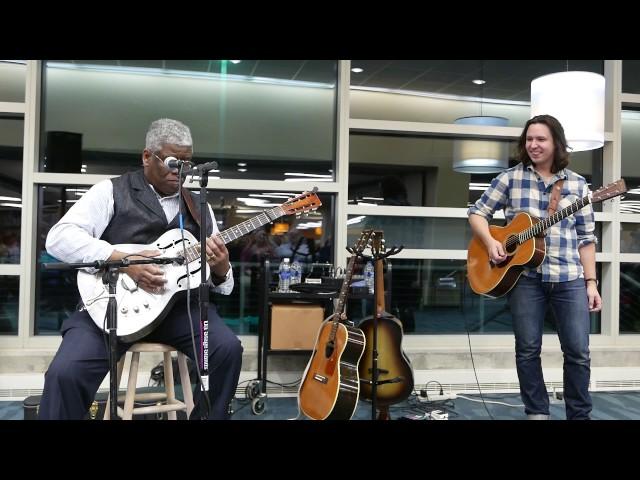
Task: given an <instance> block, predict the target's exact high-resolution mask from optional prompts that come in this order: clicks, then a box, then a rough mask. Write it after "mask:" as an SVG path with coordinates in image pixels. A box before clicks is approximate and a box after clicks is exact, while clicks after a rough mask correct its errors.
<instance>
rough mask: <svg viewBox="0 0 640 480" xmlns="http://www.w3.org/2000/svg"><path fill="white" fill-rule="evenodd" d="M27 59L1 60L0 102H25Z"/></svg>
mask: <svg viewBox="0 0 640 480" xmlns="http://www.w3.org/2000/svg"><path fill="white" fill-rule="evenodd" d="M26 77H27V64H26V61H25V60H0V102H18V103H22V102H24V90H25V80H26Z"/></svg>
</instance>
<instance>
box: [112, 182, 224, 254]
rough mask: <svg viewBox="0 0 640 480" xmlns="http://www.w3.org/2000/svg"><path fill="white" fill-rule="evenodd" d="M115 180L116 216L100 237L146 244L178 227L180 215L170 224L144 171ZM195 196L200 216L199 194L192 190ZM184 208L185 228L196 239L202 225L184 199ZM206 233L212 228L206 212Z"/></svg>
mask: <svg viewBox="0 0 640 480" xmlns="http://www.w3.org/2000/svg"><path fill="white" fill-rule="evenodd" d="M111 182H112V183H113V210H114V212H113V218H111V221H110V222H109V225H108V226H107V228H106V229H105V231H104V233H103V234H102V236H101V237H100V239H102V240H105V241H107V242H109V243H110V244H112V245H116V244H119V243H137V244H142V245H147V244H150V243H152V242H154V241H155V240H156V239H157V238H158V237H159V236H160V235H162V234H163V233H164V232H166V231H168V230H171V229H174V228H179V227H180V224H179V220H178V215H176V216H175V217H174V218H173V219H172V220H171V221H170V222H169V223H167V217H166V215H165V214H164V210H162V206H161V205H160V202H159V201H158V198H157V197H156V194H155V193H154V191H153V190H151V187H150V186H149V183H148V182H147V179H146V178H145V176H144V171H143V170H137V171H135V172H129V173H125V174H124V175H121V176H119V177H117V178H114V179H112V180H111ZM189 195H191V198H192V199H193V205H194V207H195V211H196V215H198V216H199V215H200V205H199V203H198V202H199V195H195V194H194V193H192V192H189ZM181 203H182V205H181V209H182V212H183V218H184V228H185V230H188V231H189V232H191V233H192V234H193V235H194V236H195V237H196V238H198V239H199V238H200V227H199V226H198V224H197V223H196V222H195V221H194V219H193V217H192V216H191V213H190V212H189V209H188V208H187V206H186V204H185V202H184V198H183V199H182V202H181ZM206 218H207V233H209V234H210V232H211V231H212V223H211V215H207V216H206Z"/></svg>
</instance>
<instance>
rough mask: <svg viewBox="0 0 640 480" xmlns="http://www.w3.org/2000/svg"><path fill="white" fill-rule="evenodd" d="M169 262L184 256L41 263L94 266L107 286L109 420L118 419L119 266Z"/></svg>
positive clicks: (181, 260)
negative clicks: (117, 298) (117, 288)
mask: <svg viewBox="0 0 640 480" xmlns="http://www.w3.org/2000/svg"><path fill="white" fill-rule="evenodd" d="M169 263H178V264H180V265H182V264H183V263H184V258H182V257H175V258H169V257H166V258H147V259H141V260H129V259H128V258H123V259H121V260H97V261H95V262H89V263H43V264H42V267H43V268H44V269H45V270H70V269H80V268H87V267H91V268H95V269H96V270H98V271H102V272H103V273H102V283H104V285H105V286H107V287H108V291H109V303H108V304H107V314H106V320H107V331H108V333H107V335H108V336H109V395H110V398H111V401H110V402H109V413H110V419H111V420H118V419H119V418H120V417H118V368H117V366H118V361H117V357H118V336H117V328H118V305H117V301H116V287H117V284H118V276H119V275H120V268H123V267H128V266H131V265H141V264H156V265H163V264H169Z"/></svg>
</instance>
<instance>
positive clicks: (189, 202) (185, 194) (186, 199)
mask: <svg viewBox="0 0 640 480" xmlns="http://www.w3.org/2000/svg"><path fill="white" fill-rule="evenodd" d="M180 188H182V198H184V202H185V203H186V204H187V208H188V209H189V213H190V214H191V218H193V219H194V220H195V221H196V223H197V224H198V226H199V227H200V228H202V225H200V215H198V214H196V208H195V206H194V205H193V198H191V195H190V194H189V190H187V189H186V188H184V187H180Z"/></svg>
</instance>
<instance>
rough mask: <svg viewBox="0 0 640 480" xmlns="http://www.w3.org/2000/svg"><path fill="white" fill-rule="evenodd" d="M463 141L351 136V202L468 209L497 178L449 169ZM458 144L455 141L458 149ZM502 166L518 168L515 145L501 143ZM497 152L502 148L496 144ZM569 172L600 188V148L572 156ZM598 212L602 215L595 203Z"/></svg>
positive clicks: (425, 137) (437, 138)
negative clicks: (503, 155) (516, 166)
mask: <svg viewBox="0 0 640 480" xmlns="http://www.w3.org/2000/svg"><path fill="white" fill-rule="evenodd" d="M464 141H465V140H464V139H462V138H459V139H453V138H441V137H431V136H406V135H371V134H351V135H350V136H349V203H352V204H356V203H358V204H361V203H365V204H378V205H412V206H423V207H467V206H469V205H471V204H473V203H475V201H476V200H477V199H478V198H480V196H481V195H482V192H483V191H484V190H485V188H486V187H488V186H489V184H490V183H491V180H492V179H493V178H494V177H495V176H496V175H497V173H489V174H480V173H461V172H458V171H455V170H454V169H453V162H454V155H456V154H455V153H454V152H460V151H461V150H462V147H461V143H460V142H464ZM456 142H459V143H457V144H456ZM503 143H506V145H505V146H504V147H503V150H502V151H503V152H504V154H505V155H506V157H503V158H504V161H503V163H504V167H503V168H508V167H511V166H514V165H516V164H517V161H516V160H515V153H516V141H510V142H503ZM498 149H500V143H498ZM569 168H570V169H571V170H573V171H575V172H576V173H579V174H580V175H582V176H584V177H585V178H586V179H587V181H588V182H590V183H593V185H594V187H595V188H597V187H600V186H601V185H602V149H601V148H600V149H597V150H591V151H586V152H575V153H573V154H572V155H571V157H570V164H569ZM593 207H594V209H595V210H596V211H601V210H602V205H601V204H595V205H594V206H593Z"/></svg>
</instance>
